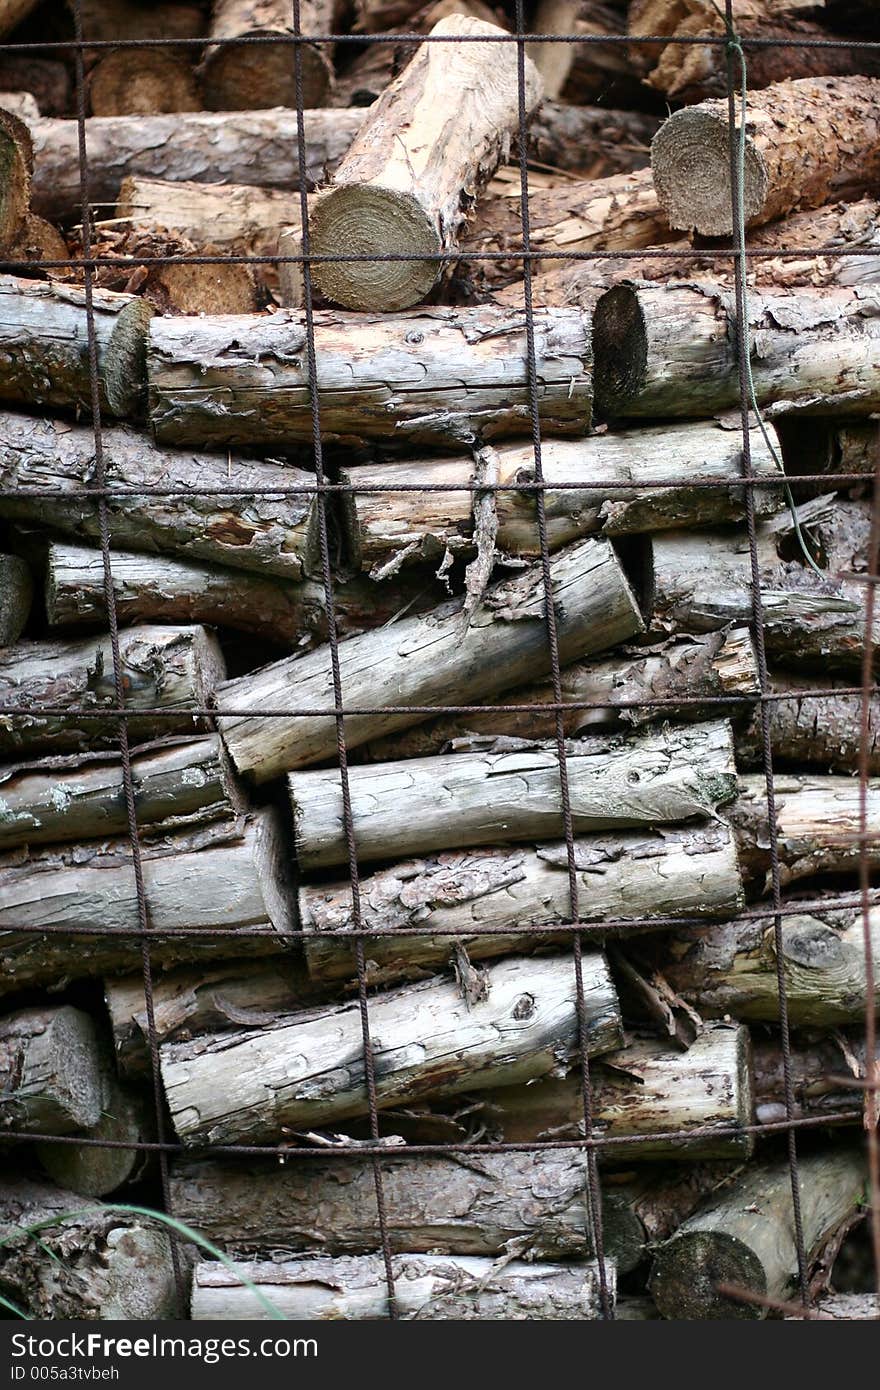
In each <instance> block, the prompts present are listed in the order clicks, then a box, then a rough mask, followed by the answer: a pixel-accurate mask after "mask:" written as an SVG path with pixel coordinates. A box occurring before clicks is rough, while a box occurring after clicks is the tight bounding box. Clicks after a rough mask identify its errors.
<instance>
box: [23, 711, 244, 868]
mask: <svg viewBox="0 0 880 1390" xmlns="http://www.w3.org/2000/svg"><path fill="white" fill-rule="evenodd" d="M131 771H132V781H133V784H134V795H135V802H136V806H137V819H138V826H139V828H140V829H142V830H143V829H146V828H147V827H149V834H150V835H161V834H168V833H169V832H173V831H174V830H177V829H180V828H182V827H185V826H188V825H190V826H191V825H200V824H203V823H205V822H207V821H215V820H220V821H235V820H237V818H238V817H239V816H240V815H242V814H243V812H244V800H243V798H242V795H241V792H240V791H239V790H238V788H237V787H236V784H235V780H234V778H233V775H232V772H231V769H230V767H229V764H228V762H227V760H226V757H225V754H224V752H223V745H222V744H221V742H220V740H219V738H218V737H217V735H216V734H210V735H208V736H206V737H205V738H201V739H191V740H189V741H187V742H183V741H181V740H166V741H163V742H161V743H157V744H154V745H151V746H149V747H147V748H141V749H136V750H135V751H134V753H133V756H132V763H131ZM127 832H128V815H127V811H126V805H125V795H124V783H123V777H122V766H121V764H120V763H119V762H118V755H117V754H115V753H107V754H101V753H87V754H84V755H83V754H80V755H78V756H76V757H72V758H51V759H48V760H46V761H43V762H40V763H32V764H25V765H24V766H19V767H2V768H0V850H7V849H12V848H14V847H15V846H16V845H39V844H47V843H49V844H51V843H58V842H59V841H70V840H74V841H75V840H92V839H95V838H104V837H106V836H108V835H125V834H126V833H127Z"/></svg>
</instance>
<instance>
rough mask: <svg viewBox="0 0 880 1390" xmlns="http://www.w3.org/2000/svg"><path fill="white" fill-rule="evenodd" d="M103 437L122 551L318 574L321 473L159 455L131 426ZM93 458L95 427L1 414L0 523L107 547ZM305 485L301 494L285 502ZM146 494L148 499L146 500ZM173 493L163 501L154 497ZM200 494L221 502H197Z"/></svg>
mask: <svg viewBox="0 0 880 1390" xmlns="http://www.w3.org/2000/svg"><path fill="white" fill-rule="evenodd" d="M103 439H104V455H105V463H106V468H105V477H106V485H107V487H108V488H111V489H112V488H114V487H117V486H118V487H119V488H120V489H122V491H120V492H119V493H117V494H116V495H111V496H109V497H108V498H107V510H108V514H109V515H108V520H109V526H110V532H111V536H112V540H113V546H114V549H115V547H116V546H117V545H119V546H123V547H125V546H132V547H134V548H136V549H138V550H142V549H143V550H149V551H153V550H158V551H169V552H170V553H171V554H173V555H177V556H179V557H180V558H185V559H195V560H207V561H209V562H210V563H211V564H220V565H230V566H232V567H233V568H234V569H239V568H241V569H246V570H254V571H256V572H258V573H260V572H262V573H268V574H277V575H279V576H281V577H282V578H285V579H293V580H300V579H303V578H304V577H305V575H306V573H307V572H308V571H309V569H310V568H311V566H312V564H313V561H314V557H315V555H316V553H317V518H316V505H315V497H314V487H315V478H314V474H313V473H307V472H306V471H305V470H304V469H300V468H292V467H289V466H287V465H278V464H273V463H268V462H264V461H263V460H261V459H246V458H241V457H230V456H229V455H223V456H218V455H216V454H214V455H211V454H205V453H201V452H199V451H198V446H196V447H194V448H193V449H192V450H190V451H187V450H182V449H174V450H171V449H157V448H156V446H155V445H154V444H153V443H152V442H151V440H150V439H149V437H148V436H147V435H143V434H137V433H135V431H133V430H128V429H124V428H115V429H106V430H104V432H103ZM94 454H95V441H94V434H93V432H92V430H91V429H90V428H88V427H77V426H75V425H72V424H70V423H68V422H67V421H61V420H51V419H44V418H40V417H32V416H27V415H20V414H18V413H17V412H15V413H13V412H2V413H0V482H2V496H0V515H2V516H3V517H5V518H8V519H9V520H12V521H36V522H39V523H41V524H42V525H46V526H52V527H55V528H56V529H57V530H60V531H61V532H62V533H64V534H66V535H72V536H75V537H77V538H78V539H82V540H91V541H96V540H99V539H100V535H101V526H100V514H99V511H98V506H97V503H96V502H95V501H94V500H93V499H91V498H89V497H83V496H82V495H81V494H82V491H83V488H84V487H88V486H89V483H90V481H92V480H93V476H94ZM299 486H302V487H303V489H304V490H303V492H302V493H300V494H296V493H294V494H293V495H291V496H284V493H285V491H289V490H290V489H291V488H296V487H299ZM141 487H143V488H144V490H145V494H146V495H142V494H139V492H138V489H139V488H141ZM272 487H277V488H278V495H277V496H276V495H274V494H272V493H268V494H266V493H265V492H264V489H268V488H272ZM165 488H167V492H165V493H164V495H159V496H155V495H153V496H150V495H149V494H150V492H151V491H153V490H156V489H159V490H160V491H161V490H162V489H165ZM225 488H228V489H230V491H229V492H228V493H226V492H224V491H223V490H224V489H225ZM28 489H33V490H35V491H43V492H45V491H48V492H50V493H52V494H55V493H57V494H58V496H57V500H56V499H55V497H54V496H49V497H47V496H30V497H29V496H28V495H27V492H28ZM199 489H206V490H208V491H209V492H210V493H213V494H214V495H209V496H202V497H200V496H197V495H195V494H196V493H197V492H198V490H199ZM249 489H253V491H249ZM308 489H311V490H312V495H310V493H309V491H308ZM261 493H262V494H263V495H261ZM113 563H114V565H115V556H114V557H113Z"/></svg>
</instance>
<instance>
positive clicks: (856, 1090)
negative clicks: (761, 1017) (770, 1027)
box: [752, 1033, 880, 1124]
mask: <svg viewBox="0 0 880 1390" xmlns="http://www.w3.org/2000/svg"><path fill="white" fill-rule="evenodd" d="M876 1058H877V1061H878V1063H880V1044H878V1046H877V1052H876ZM866 1063H867V1053H866V1049H865V1043H864V1040H863V1039H859V1038H847V1037H844V1036H843V1035H842V1034H841V1033H833V1034H832V1035H831V1036H830V1037H827V1038H818V1039H816V1040H815V1041H812V1042H808V1041H806V1040H804V1039H802V1038H798V1039H797V1040H796V1042H795V1044H794V1046H793V1047H792V1048H791V1050H790V1054H789V1066H790V1072H791V1083H792V1090H793V1099H794V1111H793V1118H794V1119H801V1118H803V1117H806V1116H811V1117H812V1116H815V1117H818V1118H822V1117H827V1118H828V1119H829V1121H830V1119H831V1117H832V1116H834V1115H835V1114H840V1113H843V1112H846V1111H849V1112H850V1113H852V1112H855V1114H856V1115H857V1116H858V1118H857V1119H854V1120H853V1123H855V1124H858V1123H860V1121H861V1117H862V1114H863V1106H864V1103H865V1089H864V1078H865V1076H866V1075H867V1065H866ZM752 1065H753V1069H754V1078H755V1119H756V1120H757V1121H758V1124H778V1123H780V1122H781V1121H784V1120H785V1119H786V1113H787V1112H786V1106H785V1069H784V1064H783V1056H782V1047H781V1044H780V1042H779V1039H778V1038H761V1037H757V1038H755V1039H754V1045H753V1048H752ZM847 1077H849V1078H850V1081H849V1082H847Z"/></svg>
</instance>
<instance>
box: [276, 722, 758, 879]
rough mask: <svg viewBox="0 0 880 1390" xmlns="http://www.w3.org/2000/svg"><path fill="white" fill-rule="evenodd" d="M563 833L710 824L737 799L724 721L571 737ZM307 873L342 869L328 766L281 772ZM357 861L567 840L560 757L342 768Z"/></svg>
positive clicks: (344, 855) (524, 754)
mask: <svg viewBox="0 0 880 1390" xmlns="http://www.w3.org/2000/svg"><path fill="white" fill-rule="evenodd" d="M565 765H566V773H567V783H568V792H569V804H570V808H571V817H572V829H573V830H574V831H575V833H577V834H580V835H583V834H587V833H590V832H593V831H600V830H622V829H629V828H632V827H639V826H645V827H651V826H656V825H658V824H659V825H662V824H666V823H669V822H676V821H686V820H692V819H694V818H697V819H703V818H704V817H714V816H715V814H716V812H717V810H718V807H719V806H722V805H724V803H725V802H727V801H730V800H732V799H733V797H735V796H736V793H737V778H736V766H735V763H734V760H733V739H732V735H731V729H730V725H729V724H727V723H723V722H720V721H718V722H716V723H713V724H694V725H689V726H685V727H683V728H681V727H676V726H669V725H667V726H665V727H664V728H662V729H660V730H657V731H654V730H651V731H649V732H647V733H643V734H641V735H637V736H635V737H633V736H632V735H631V734H623V735H615V734H611V735H607V736H605V737H601V736H596V737H594V738H593V739H591V740H582V741H575V742H573V743H570V744H569V745H568V747H567V748H566V757H565ZM287 780H288V790H289V792H290V799H291V803H292V808H293V823H294V841H295V845H296V855H297V860H298V862H299V865H300V868H302V869H303V870H304V871H307V870H312V869H317V868H326V867H327V866H328V865H331V864H345V863H347V862H348V844H347V839H346V834H345V817H344V812H343V798H342V783H341V780H340V774H339V771H338V769H337V768H327V769H319V770H315V771H308V772H293V773H291V774H290V775H289V776H288V779H287ZM349 794H350V804H351V813H352V822H353V827H354V837H355V843H356V845H357V854H358V860H359V861H362V860H368V859H392V858H401V857H403V856H405V855H410V854H412V855H415V854H435V853H438V852H439V851H441V850H444V849H455V848H457V847H458V846H462V845H497V844H502V843H506V842H509V841H515V840H532V841H534V840H539V839H541V838H543V837H547V836H562V835H563V834H564V833H565V828H564V824H563V814H562V791H561V786H560V768H559V758H558V750H557V748H556V746H555V745H554V744H550V743H533V744H531V746H529V745H527V744H524V746H523V747H522V748H520V749H518V750H517V751H516V752H509V753H453V754H450V755H449V756H447V757H440V758H412V759H409V760H400V761H397V762H389V763H379V764H375V763H374V764H369V763H367V764H364V765H362V766H360V767H353V768H351V769H350V771H349Z"/></svg>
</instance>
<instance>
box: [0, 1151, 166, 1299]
mask: <svg viewBox="0 0 880 1390" xmlns="http://www.w3.org/2000/svg"><path fill="white" fill-rule="evenodd" d="M68 1213H76V1215H75V1216H72V1217H70V1216H67V1214H68ZM56 1218H57V1219H56ZM65 1218H66V1219H65ZM47 1222H52V1224H51V1225H47V1224H46V1223H47ZM30 1226H38V1227H39V1230H38V1232H37V1233H35V1234H34V1235H29V1234H28V1227H30ZM0 1233H2V1238H0V1283H2V1285H3V1287H4V1289H6V1290H9V1292H10V1296H11V1298H12V1299H13V1300H14V1301H15V1302H16V1303H17V1304H18V1305H20V1306H21V1305H23V1306H24V1307H25V1309H26V1310H27V1311H28V1312H29V1313H30V1315H31V1317H33V1318H53V1319H62V1320H64V1319H69V1318H75V1319H81V1320H86V1321H90V1322H91V1321H96V1320H99V1321H106V1320H109V1319H134V1320H135V1321H137V1320H138V1319H141V1318H144V1319H146V1320H147V1321H154V1320H157V1319H164V1318H173V1317H174V1316H175V1315H176V1314H177V1315H179V1313H180V1310H179V1309H177V1306H176V1295H175V1285H174V1271H173V1266H172V1261H171V1243H170V1240H169V1237H168V1235H167V1234H166V1233H165V1231H164V1230H162V1229H161V1228H160V1227H159V1226H158V1225H151V1224H150V1223H149V1222H147V1220H146V1219H145V1218H139V1217H133V1216H127V1215H125V1214H124V1213H122V1212H115V1211H112V1210H107V1209H104V1208H102V1207H101V1206H100V1205H97V1204H90V1205H89V1210H88V1211H87V1212H86V1211H84V1209H83V1200H82V1198H81V1197H78V1196H77V1195H76V1193H74V1192H64V1191H62V1190H60V1189H59V1188H57V1187H53V1186H52V1185H51V1184H49V1183H36V1182H30V1181H29V1180H28V1179H26V1178H22V1177H21V1176H19V1175H18V1174H17V1173H7V1174H5V1175H4V1177H3V1181H2V1184H0Z"/></svg>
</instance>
